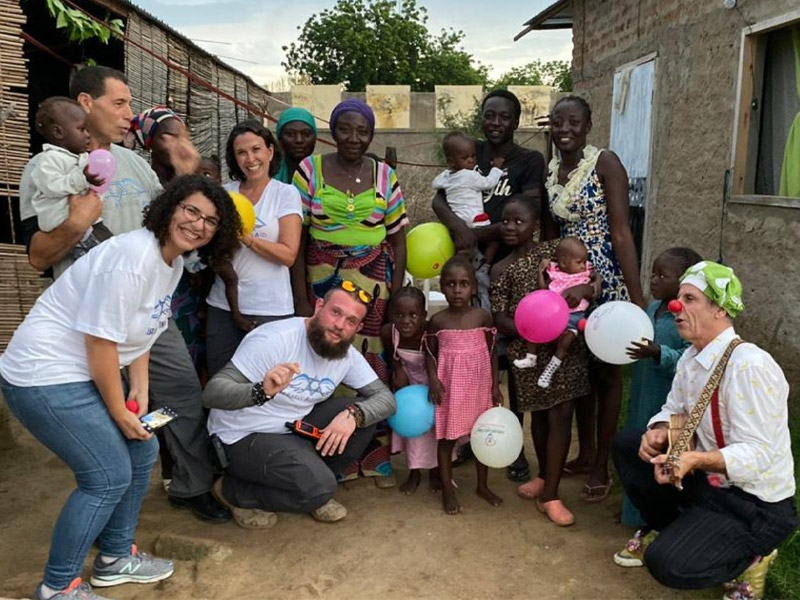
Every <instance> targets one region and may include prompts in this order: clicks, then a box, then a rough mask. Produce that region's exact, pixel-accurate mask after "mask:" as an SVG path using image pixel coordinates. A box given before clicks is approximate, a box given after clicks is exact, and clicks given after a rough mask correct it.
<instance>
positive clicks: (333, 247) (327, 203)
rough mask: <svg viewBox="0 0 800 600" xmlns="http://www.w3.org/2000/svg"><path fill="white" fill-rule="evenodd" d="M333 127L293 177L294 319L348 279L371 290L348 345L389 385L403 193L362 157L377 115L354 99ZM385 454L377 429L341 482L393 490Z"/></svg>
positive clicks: (402, 253)
mask: <svg viewBox="0 0 800 600" xmlns="http://www.w3.org/2000/svg"><path fill="white" fill-rule="evenodd" d="M330 128H331V133H332V134H333V139H334V141H335V142H336V152H333V153H330V154H325V155H319V154H315V155H313V156H309V157H308V158H306V159H305V160H303V161H302V162H301V163H300V166H299V167H298V169H297V171H296V172H295V174H294V179H293V182H294V185H295V187H297V189H298V190H299V191H300V195H301V197H302V199H303V214H304V225H305V232H304V236H303V240H304V252H301V257H302V260H304V261H305V262H304V264H297V265H296V266H295V268H296V269H299V268H304V270H305V273H306V281H307V282H308V289H307V290H306V294H298V297H297V299H296V304H297V306H296V308H297V312H298V314H301V315H310V314H311V312H312V308H311V307H312V306H313V305H314V302H315V301H316V300H317V299H319V298H322V297H324V296H325V294H326V293H327V292H328V290H330V289H331V288H333V287H336V286H340V285H341V284H342V281H345V280H347V281H351V282H353V283H354V284H355V285H357V286H358V287H360V288H363V289H365V290H366V291H367V292H369V294H370V295H371V296H372V303H371V306H370V307H369V311H368V312H367V316H366V317H365V318H364V321H363V327H362V329H361V331H359V333H358V335H357V336H356V337H355V339H354V340H353V344H354V345H355V347H356V349H357V350H358V351H359V352H361V353H362V354H363V355H364V357H365V358H366V359H367V362H368V363H369V365H370V366H371V367H372V368H373V369H374V370H375V372H376V373H377V374H378V377H380V379H381V381H383V382H384V383H386V382H387V381H388V368H387V365H386V363H385V362H384V359H383V357H382V353H383V343H382V342H381V336H380V332H381V326H382V325H383V322H384V317H385V315H386V308H387V304H388V300H389V295H390V293H391V292H392V291H393V290H398V289H400V288H401V287H402V285H403V277H404V275H405V268H406V240H405V231H404V229H405V227H406V225H407V224H408V219H407V218H406V208H405V202H404V200H403V192H402V191H401V190H400V185H399V184H398V182H397V176H396V175H395V172H394V170H393V169H392V168H391V167H389V166H388V165H387V164H385V163H383V162H380V161H376V160H373V159H372V158H369V157H367V156H365V154H366V152H367V150H368V149H369V146H370V143H371V142H372V138H373V136H374V134H375V115H374V113H373V112H372V109H371V108H370V107H369V106H367V104H365V103H364V102H363V101H361V100H357V99H355V98H350V99H348V100H345V101H344V102H341V103H340V104H338V105H337V106H336V107H335V108H334V109H333V112H332V113H331V117H330ZM298 260H300V259H298ZM303 296H304V297H303ZM389 457H390V447H389V435H388V429H387V428H386V427H381V426H379V427H378V429H377V432H376V437H375V438H374V439H373V442H372V443H371V444H370V447H369V448H368V449H367V452H366V454H365V455H364V457H363V458H362V460H361V461H360V464H356V465H354V466H353V467H352V468H351V469H350V470H349V471H348V472H347V473H346V474H345V475H346V478H352V477H356V476H357V475H358V472H359V470H360V471H361V473H363V474H364V475H367V476H376V477H378V479H376V483H377V484H378V485H379V486H381V487H382V486H384V485H393V478H389V476H390V475H391V465H390V464H389ZM384 476H385V477H384Z"/></svg>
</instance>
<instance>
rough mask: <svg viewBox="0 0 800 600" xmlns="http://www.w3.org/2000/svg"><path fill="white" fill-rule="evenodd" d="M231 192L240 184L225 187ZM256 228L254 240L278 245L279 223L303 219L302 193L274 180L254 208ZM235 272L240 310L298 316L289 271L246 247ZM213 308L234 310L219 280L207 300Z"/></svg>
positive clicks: (236, 261)
mask: <svg viewBox="0 0 800 600" xmlns="http://www.w3.org/2000/svg"><path fill="white" fill-rule="evenodd" d="M225 189H226V190H228V191H231V192H238V191H239V182H238V181H234V182H231V183H228V184H226V185H225ZM253 209H254V210H255V212H256V226H255V229H254V230H253V237H254V238H259V239H262V240H268V241H270V242H277V241H278V237H279V235H280V223H279V222H278V220H279V219H281V218H283V217H285V216H288V215H297V216H298V217H299V218H300V219H302V218H303V207H302V204H301V202H300V193H299V192H298V191H297V189H296V188H295V187H294V186H293V185H287V184H285V183H281V182H280V181H276V180H274V179H273V180H272V181H270V182H269V184H267V187H266V188H265V189H264V193H262V194H261V198H260V199H259V201H258V202H256V204H255V205H254V206H253ZM233 269H234V270H235V271H236V275H238V276H239V310H240V311H241V312H242V313H243V314H246V315H260V316H278V315H290V314H292V313H294V300H293V298H292V285H291V280H290V278H289V267H287V266H285V265H283V264H281V263H279V262H277V261H272V260H270V259H267V258H264V257H262V256H259V255H258V254H256V253H255V252H254V251H253V250H250V249H249V248H246V247H245V246H242V247H241V248H239V251H238V252H237V253H236V255H235V256H234V257H233ZM206 301H207V302H208V304H209V305H210V306H214V307H216V308H221V309H222V310H228V311H229V310H230V306H228V300H227V298H226V297H225V284H224V283H223V282H222V279H220V278H219V277H217V278H216V279H215V280H214V285H213V286H212V287H211V292H210V293H209V294H208V299H207V300H206Z"/></svg>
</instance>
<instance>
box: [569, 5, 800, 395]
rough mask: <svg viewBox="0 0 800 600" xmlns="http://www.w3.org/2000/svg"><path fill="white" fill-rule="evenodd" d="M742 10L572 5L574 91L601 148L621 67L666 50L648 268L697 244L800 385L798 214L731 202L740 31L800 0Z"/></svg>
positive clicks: (753, 335) (747, 320) (740, 323)
mask: <svg viewBox="0 0 800 600" xmlns="http://www.w3.org/2000/svg"><path fill="white" fill-rule="evenodd" d="M739 4H740V11H741V14H740V12H737V11H736V10H727V9H725V8H723V6H722V0H704V1H701V2H698V1H697V0H574V9H575V13H574V22H575V25H574V30H573V41H574V49H573V69H574V76H575V82H576V89H577V91H578V92H579V93H581V94H582V95H584V96H585V97H586V98H587V99H588V100H589V102H590V103H591V105H592V110H593V121H594V129H593V131H592V135H591V138H592V140H591V141H592V142H593V143H594V144H596V145H598V146H605V145H607V144H608V140H609V124H610V115H611V100H612V81H613V76H614V71H615V70H616V69H618V68H619V67H621V66H622V65H625V64H626V63H629V62H631V61H634V60H637V59H639V58H641V57H643V56H646V55H648V54H650V53H657V55H658V59H657V64H656V86H655V97H654V104H653V111H654V112H653V138H652V139H653V147H652V151H653V156H652V170H651V177H652V183H653V186H652V188H651V196H650V198H649V200H648V206H647V224H646V231H645V246H646V252H645V257H646V259H645V261H646V265H645V266H646V269H647V270H648V271H649V268H650V259H651V258H652V256H654V255H655V254H657V253H658V252H660V251H662V250H664V249H665V248H668V247H670V246H674V245H689V246H692V247H693V248H695V249H696V250H697V251H698V252H700V253H701V254H703V255H704V256H706V257H708V258H712V259H717V258H718V257H719V255H720V251H721V252H722V255H723V257H724V259H725V261H726V262H727V263H728V264H730V265H731V266H732V267H733V268H734V269H735V270H736V271H737V272H738V273H739V274H740V276H741V279H742V282H743V285H744V288H745V292H744V301H745V305H746V310H745V312H744V313H743V314H742V315H741V316H740V317H739V318H738V319H737V323H736V326H737V329H738V330H739V332H740V333H741V334H742V335H743V336H744V337H745V338H747V339H749V340H752V341H754V342H756V343H758V344H760V345H762V346H764V347H765V348H767V349H768V350H769V351H770V352H772V353H773V354H774V355H775V357H776V359H777V360H778V361H779V362H780V364H781V366H782V367H783V368H784V370H785V371H786V372H787V376H788V377H789V378H790V381H792V382H793V383H794V384H800V365H798V361H797V360H796V357H797V356H798V354H800V334H798V331H800V310H798V308H797V303H796V300H795V298H794V293H793V291H794V289H795V288H796V285H795V284H794V282H795V281H796V280H797V278H798V275H800V256H798V252H797V250H798V249H799V248H800V244H799V243H798V240H800V209H787V208H774V207H767V206H752V205H741V204H728V206H727V210H726V214H725V216H724V217H723V180H724V176H725V171H726V169H728V168H729V167H730V156H731V144H732V136H733V124H734V111H735V105H736V102H737V98H736V83H737V78H738V71H739V52H740V45H741V34H742V29H743V28H744V27H745V26H746V24H745V22H744V21H746V22H747V23H748V24H752V23H758V22H761V21H764V20H766V19H771V18H774V17H778V16H780V15H783V14H786V13H789V12H790V11H793V10H796V9H797V8H798V4H797V2H796V0H748V2H744V3H743V2H739Z"/></svg>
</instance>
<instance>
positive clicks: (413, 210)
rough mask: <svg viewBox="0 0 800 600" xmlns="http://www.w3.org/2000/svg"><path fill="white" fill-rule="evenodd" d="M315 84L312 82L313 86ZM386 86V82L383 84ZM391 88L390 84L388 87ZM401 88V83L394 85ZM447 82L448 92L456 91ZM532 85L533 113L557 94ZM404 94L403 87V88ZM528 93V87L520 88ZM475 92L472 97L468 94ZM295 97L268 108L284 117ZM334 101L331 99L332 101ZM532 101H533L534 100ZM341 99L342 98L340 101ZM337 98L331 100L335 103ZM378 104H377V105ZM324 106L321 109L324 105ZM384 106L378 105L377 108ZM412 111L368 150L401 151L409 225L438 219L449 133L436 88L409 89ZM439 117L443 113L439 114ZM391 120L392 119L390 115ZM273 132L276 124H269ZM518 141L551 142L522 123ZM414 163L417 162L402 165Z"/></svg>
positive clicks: (320, 146)
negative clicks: (438, 186)
mask: <svg viewBox="0 0 800 600" xmlns="http://www.w3.org/2000/svg"><path fill="white" fill-rule="evenodd" d="M309 87H312V86H309ZM382 87H384V86H382ZM386 87H388V86H386ZM392 87H402V86H392ZM452 87H455V86H449V88H448V91H449V92H450V93H452V91H451V88H452ZM459 87H464V88H468V89H467V90H466V92H467V93H468V94H470V95H474V94H473V91H474V90H472V87H473V86H459ZM529 87H532V88H533V90H534V92H535V93H532V94H531V98H533V99H535V101H536V102H538V104H537V106H539V110H538V111H536V113H535V114H537V115H538V114H539V113H540V112H541V106H543V103H544V101H543V100H542V98H543V97H544V95H547V96H548V97H554V96H552V95H551V94H550V91H549V88H546V89H545V88H543V87H533V86H529ZM380 91H381V92H382V93H383V94H387V91H388V90H385V89H384V90H380ZM400 91H401V93H403V90H400ZM522 91H523V92H525V91H526V90H524V89H523V90H522ZM302 94H303V95H302V97H303V98H307V97H312V96H314V94H313V91H312V90H307V89H303V90H302ZM366 96H367V94H365V93H349V92H343V93H342V94H341V97H342V98H346V97H357V98H361V99H362V100H367V97H366ZM470 97H472V96H470ZM294 100H295V98H294V97H293V95H292V93H290V92H283V93H277V94H274V95H273V97H272V98H270V100H269V104H268V107H267V110H268V112H269V114H270V116H273V117H275V118H276V119H277V118H278V117H280V114H281V112H283V110H285V109H286V104H287V103H288V104H292V103H293V102H294ZM331 101H332V100H331V98H328V102H329V103H330V102H331ZM532 101H533V100H532ZM336 102H338V100H336ZM336 102H333V105H335V104H336ZM458 106H459V107H460V108H461V110H462V111H463V110H464V104H463V103H460V104H459V105H458ZM375 108H376V107H374V106H373V109H375ZM331 109H332V106H331V107H330V108H328V107H326V110H327V112H326V113H325V114H319V113H315V116H318V117H322V118H324V119H326V120H327V118H328V116H329V114H330V110H331ZM320 110H322V109H320ZM378 110H380V107H378ZM409 112H410V115H409V125H410V127H408V128H407V129H401V128H392V129H380V128H378V130H377V131H376V133H375V139H374V140H373V142H372V145H371V147H370V151H371V152H374V153H375V154H377V155H378V156H379V157H381V158H382V157H384V156H385V153H386V148H387V147H392V148H395V149H396V151H397V159H398V161H399V163H400V164H399V165H398V168H397V176H398V178H399V180H400V185H401V187H402V189H403V194H404V196H405V198H406V209H407V211H408V217H409V220H410V221H411V225H412V226H413V225H417V224H419V223H425V222H427V221H432V220H435V217H434V214H433V211H432V210H431V208H430V205H431V200H432V199H433V191H432V188H431V181H433V178H434V177H435V176H436V175H438V174H439V172H440V171H441V170H442V169H444V168H445V165H444V163H443V157H442V153H441V151H440V146H441V140H442V137H444V134H445V133H446V132H447V130H445V129H437V127H436V122H437V102H436V95H435V94H434V93H432V92H411V93H410V111H409ZM529 112H530V114H531V115H533V114H534V110H533V108H532V109H531V110H530V111H529ZM440 116H441V115H440ZM387 121H388V119H387ZM269 125H270V127H271V128H272V129H273V131H274V123H270V124H269ZM320 125H321V128H320V135H319V137H320V138H321V139H324V140H330V139H331V136H330V132H329V131H328V129H327V126H326V124H325V123H320ZM516 141H517V143H519V144H521V145H522V146H525V147H526V148H533V149H536V150H539V151H540V152H542V153H543V154H544V153H545V150H546V146H547V138H546V135H545V130H544V129H541V128H537V127H525V128H520V129H519V130H518V131H517V134H516ZM316 151H317V152H321V153H327V152H332V151H333V147H332V146H331V145H328V144H325V143H322V142H318V143H317V148H316ZM403 163H413V164H403Z"/></svg>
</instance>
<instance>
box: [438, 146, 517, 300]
mask: <svg viewBox="0 0 800 600" xmlns="http://www.w3.org/2000/svg"><path fill="white" fill-rule="evenodd" d="M442 149H443V150H444V154H445V157H446V158H447V166H448V167H449V169H446V170H444V171H442V172H441V173H439V175H437V176H436V178H435V179H434V180H433V188H434V189H436V190H442V191H444V193H445V197H446V199H447V204H448V206H450V209H451V210H452V211H453V212H454V213H455V215H456V216H457V217H458V218H460V219H461V220H462V221H464V222H465V223H466V224H467V226H468V227H470V228H477V227H486V226H487V225H491V221H490V220H489V215H488V214H486V211H484V208H483V192H484V191H489V190H492V189H493V188H494V187H495V186H496V185H497V184H498V182H499V181H500V177H502V175H503V171H502V169H500V168H498V167H501V166H502V159H500V158H496V159H495V160H494V161H493V164H494V166H493V167H492V169H491V171H489V174H488V175H486V176H483V175H481V174H480V172H479V171H476V170H475V165H476V164H477V161H476V150H475V140H474V139H472V138H471V137H469V136H468V135H465V134H463V133H461V132H460V131H451V132H450V133H448V134H447V135H445V136H444V139H443V140H442ZM498 245H499V244H498V242H489V243H488V244H487V245H486V248H485V250H484V253H483V254H481V253H480V252H479V251H478V250H477V249H476V250H475V254H474V256H473V263H474V265H475V269H476V271H477V277H478V279H479V280H480V279H481V278H484V279H485V280H486V285H485V287H484V286H479V288H480V289H485V290H488V279H489V267H490V266H491V264H492V263H493V262H494V257H495V254H496V253H497V248H498ZM480 301H481V306H482V307H483V308H486V309H488V308H489V303H488V295H487V297H486V298H483V297H481V299H480Z"/></svg>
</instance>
